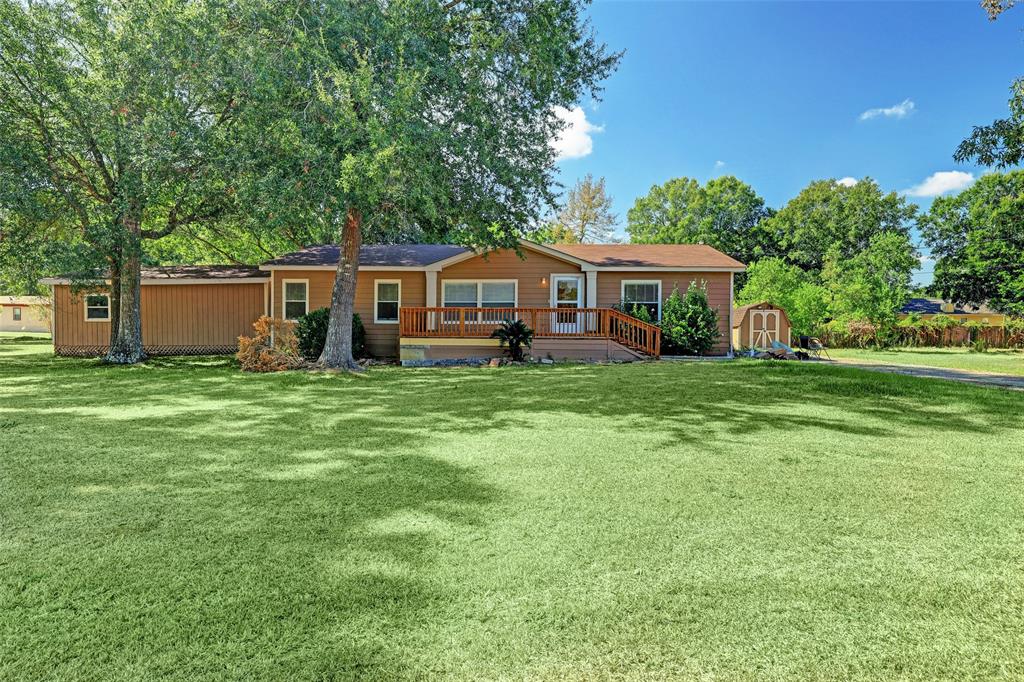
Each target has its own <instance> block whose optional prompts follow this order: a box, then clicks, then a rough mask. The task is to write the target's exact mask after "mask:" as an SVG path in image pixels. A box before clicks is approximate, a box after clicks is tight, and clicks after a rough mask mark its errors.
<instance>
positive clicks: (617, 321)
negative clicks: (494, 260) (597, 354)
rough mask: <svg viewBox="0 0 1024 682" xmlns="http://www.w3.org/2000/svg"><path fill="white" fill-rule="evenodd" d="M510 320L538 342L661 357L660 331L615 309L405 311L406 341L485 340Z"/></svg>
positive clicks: (402, 328) (402, 318) (401, 323)
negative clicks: (591, 342) (606, 344)
mask: <svg viewBox="0 0 1024 682" xmlns="http://www.w3.org/2000/svg"><path fill="white" fill-rule="evenodd" d="M506 320H523V321H524V322H526V324H527V325H528V326H529V327H530V329H532V330H533V335H534V338H540V339H552V338H558V339H574V338H578V339H611V340H612V341H615V342H617V343H620V344H622V345H623V346H625V347H627V348H631V349H633V350H635V351H639V352H641V353H644V354H646V355H650V356H652V357H659V356H660V355H661V330H660V329H659V328H658V327H657V326H655V325H653V324H648V323H647V322H641V321H640V320H638V319H636V318H634V317H630V316H629V315H626V314H625V313H621V312H619V311H618V310H612V309H611V308H419V307H417V308H402V309H401V311H400V313H399V329H400V335H401V336H402V337H405V338H477V339H486V338H489V337H490V336H491V333H492V332H493V331H494V330H495V329H497V328H498V327H499V326H500V325H501V323H502V322H504V321H506Z"/></svg>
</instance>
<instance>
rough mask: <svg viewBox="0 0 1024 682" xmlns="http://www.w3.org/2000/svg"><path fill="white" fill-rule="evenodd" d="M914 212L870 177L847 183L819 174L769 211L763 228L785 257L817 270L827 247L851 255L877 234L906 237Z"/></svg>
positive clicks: (911, 205)
mask: <svg viewBox="0 0 1024 682" xmlns="http://www.w3.org/2000/svg"><path fill="white" fill-rule="evenodd" d="M916 215H917V206H915V205H914V204H910V203H907V200H906V199H904V198H903V197H901V196H899V195H898V194H897V193H895V192H889V193H888V194H886V193H884V192H883V191H882V190H881V188H880V187H879V186H878V183H876V182H875V181H874V180H872V179H871V178H864V179H862V180H860V181H858V182H857V183H856V184H854V185H852V186H849V185H845V184H839V183H837V182H835V181H834V180H818V181H815V182H812V183H811V184H810V185H808V186H807V187H805V188H804V189H803V190H801V192H800V193H799V194H798V195H797V196H796V197H794V198H793V199H792V200H790V202H789V203H788V204H786V206H785V207H784V208H783V209H782V210H780V211H779V212H778V213H776V214H775V215H774V216H772V218H770V219H769V220H768V221H767V223H766V230H767V231H768V232H769V233H770V234H771V235H772V239H773V240H774V242H775V243H776V244H777V245H778V248H779V252H780V255H782V257H783V258H785V260H786V261H787V262H788V263H791V264H793V265H796V266H798V267H800V268H802V269H804V270H807V271H809V272H820V271H821V270H822V268H823V267H824V266H825V258H826V255H827V254H828V253H829V252H830V251H834V252H835V253H836V255H837V256H838V257H839V258H852V257H854V256H855V255H856V254H858V253H860V252H862V251H864V250H865V249H866V248H867V247H868V245H869V244H870V243H871V240H872V239H873V238H874V237H875V236H876V235H879V234H885V233H893V234H897V235H903V236H905V237H908V238H909V235H910V224H911V223H912V221H913V220H914V218H915V217H916ZM907 243H908V244H909V240H908V242H907ZM908 248H909V247H908Z"/></svg>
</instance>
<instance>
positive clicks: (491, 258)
mask: <svg viewBox="0 0 1024 682" xmlns="http://www.w3.org/2000/svg"><path fill="white" fill-rule="evenodd" d="M523 255H524V256H525V257H526V259H525V260H523V259H521V258H520V257H519V256H518V255H517V254H516V252H515V251H513V250H512V249H501V250H498V251H492V252H491V253H490V254H488V255H487V256H486V257H485V256H482V255H481V256H474V257H473V258H470V259H468V260H464V261H462V262H461V263H455V264H454V265H450V266H448V267H447V268H445V269H444V270H442V271H441V272H439V273H437V305H443V301H444V299H443V286H444V280H446V279H514V280H518V282H519V302H518V304H519V307H520V308H547V307H548V306H550V305H551V275H552V274H553V273H554V274H568V273H578V272H580V268H579V266H578V265H575V264H573V263H568V262H566V261H563V260H559V259H557V258H552V257H551V256H548V255H546V254H543V253H538V252H536V251H530V250H528V249H524V250H523ZM542 281H543V284H542V283H541V282H542ZM585 302H586V299H584V303H585Z"/></svg>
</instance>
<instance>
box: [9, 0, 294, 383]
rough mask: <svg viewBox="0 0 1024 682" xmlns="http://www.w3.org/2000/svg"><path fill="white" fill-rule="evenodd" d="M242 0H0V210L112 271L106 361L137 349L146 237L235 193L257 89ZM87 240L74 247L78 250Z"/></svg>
mask: <svg viewBox="0 0 1024 682" xmlns="http://www.w3.org/2000/svg"><path fill="white" fill-rule="evenodd" d="M259 16H260V12H259V8H258V7H256V6H254V5H250V4H249V3H248V2H247V1H246V0H238V1H233V2H228V1H227V0H223V1H222V0H195V1H194V2H188V3H181V2H177V0H146V1H145V2H143V1H141V0H117V1H115V0H39V1H34V2H21V1H20V0H0V207H2V208H3V210H5V211H7V212H8V214H9V215H10V214H13V215H16V216H17V220H16V222H17V224H19V225H20V226H21V227H23V228H25V227H31V226H34V227H35V228H36V229H37V230H39V231H37V232H36V233H35V234H36V236H40V235H45V234H51V232H48V231H49V230H52V229H53V228H54V226H59V227H60V228H61V229H70V228H72V227H73V229H74V232H75V234H74V236H73V238H70V237H69V238H68V239H66V240H65V241H66V242H67V244H68V245H69V247H73V248H69V250H68V254H73V253H76V252H80V253H81V255H82V256H83V259H82V260H80V261H79V265H83V266H91V265H94V264H95V263H96V262H102V263H104V264H105V265H106V269H107V270H108V271H109V275H108V276H109V278H110V280H111V292H110V293H111V299H112V300H111V303H112V305H111V311H112V315H111V317H112V319H111V338H110V348H109V350H108V352H107V354H106V359H107V360H108V361H110V362H115V363H132V362H137V361H139V360H141V359H142V358H143V345H142V326H141V295H140V293H141V287H140V268H141V264H142V260H143V253H144V243H145V242H146V241H147V240H157V239H161V238H163V237H165V236H167V235H170V234H172V233H174V232H175V231H176V230H179V229H182V228H185V227H187V226H193V225H196V224H199V223H201V222H204V221H208V220H213V219H215V218H216V217H217V216H219V215H222V214H223V213H224V212H225V211H227V210H229V209H230V208H231V206H232V205H233V203H234V188H233V184H234V183H236V182H238V181H239V180H240V176H241V173H240V169H239V166H238V164H237V163H236V161H237V158H238V151H239V150H240V149H241V147H240V146H239V145H237V144H236V141H235V139H234V138H233V132H234V131H235V130H236V129H238V128H239V127H241V126H242V122H243V116H242V114H243V112H245V111H246V104H247V100H248V99H249V98H250V97H251V96H252V94H253V93H255V92H259V91H260V89H261V85H260V82H261V75H262V74H264V70H263V69H261V68H260V64H261V63H264V62H273V59H272V54H273V49H272V48H273V46H274V43H272V42H267V43H260V44H259V45H255V44H254V42H258V41H259V39H260V37H261V36H262V33H261V31H260V29H259V26H258V23H257V22H258V17H259ZM82 246H85V247H86V249H85V251H80V247H82Z"/></svg>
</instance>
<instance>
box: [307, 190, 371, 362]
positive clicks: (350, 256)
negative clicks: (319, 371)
mask: <svg viewBox="0 0 1024 682" xmlns="http://www.w3.org/2000/svg"><path fill="white" fill-rule="evenodd" d="M362 231H363V214H362V213H360V212H359V210H358V209H354V208H350V209H348V212H347V213H346V214H345V224H344V226H343V227H342V230H341V253H340V254H339V257H338V269H337V270H336V271H335V273H334V289H333V291H332V292H331V319H330V322H329V323H328V325H327V342H326V343H325V344H324V352H323V353H321V354H320V360H319V361H318V364H319V365H320V366H321V367H330V368H334V369H350V370H357V371H358V370H360V369H361V368H360V367H359V365H357V364H356V361H355V358H354V357H352V313H353V308H354V306H355V299H356V277H357V276H358V274H359V247H360V246H361V245H362V243H363V234H362Z"/></svg>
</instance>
